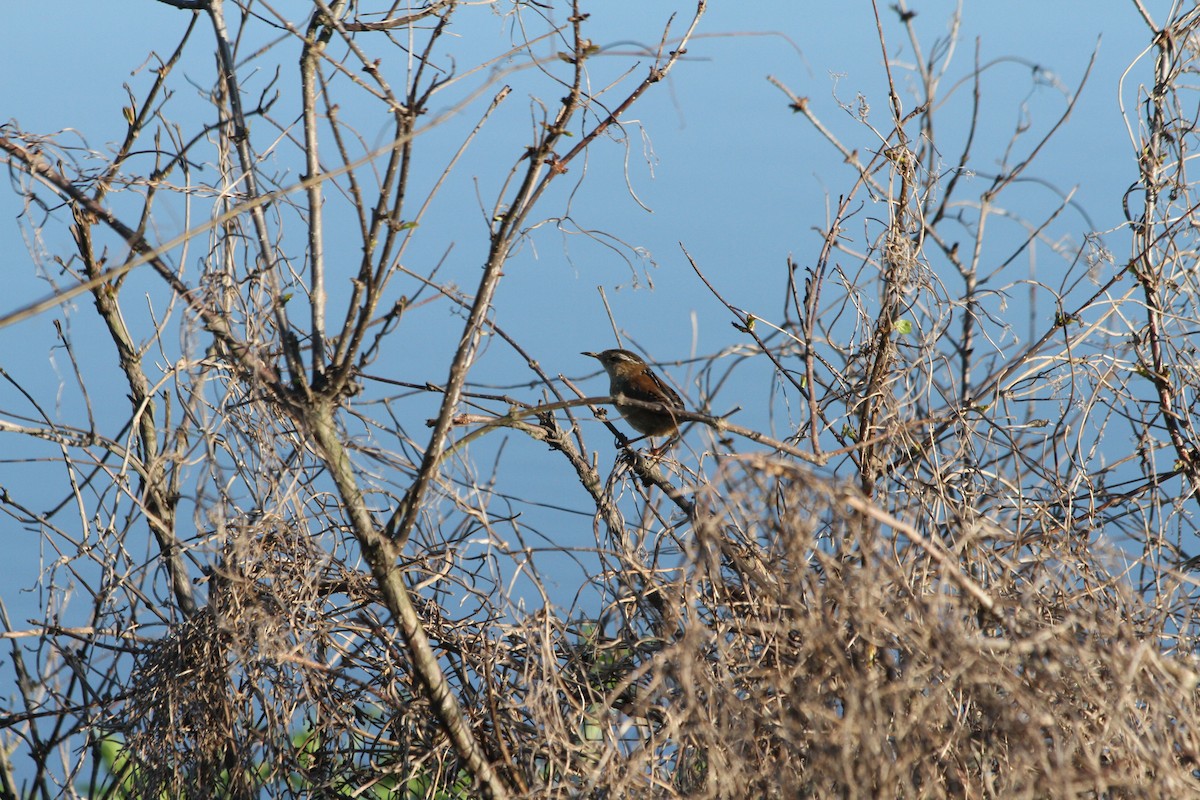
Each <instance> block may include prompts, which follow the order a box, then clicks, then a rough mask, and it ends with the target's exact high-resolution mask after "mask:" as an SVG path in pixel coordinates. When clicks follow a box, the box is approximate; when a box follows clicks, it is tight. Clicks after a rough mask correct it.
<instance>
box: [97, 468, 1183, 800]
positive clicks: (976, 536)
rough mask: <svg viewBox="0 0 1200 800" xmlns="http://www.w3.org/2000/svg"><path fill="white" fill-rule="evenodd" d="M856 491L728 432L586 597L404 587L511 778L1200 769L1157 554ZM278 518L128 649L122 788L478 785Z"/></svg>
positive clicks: (327, 575)
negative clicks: (904, 515) (1149, 575)
mask: <svg viewBox="0 0 1200 800" xmlns="http://www.w3.org/2000/svg"><path fill="white" fill-rule="evenodd" d="M853 497H854V495H852V494H849V493H847V491H845V490H843V489H839V488H838V487H836V486H834V485H832V484H830V483H828V482H827V481H825V480H824V479H820V478H817V477H815V476H813V475H812V474H811V473H810V472H809V471H807V470H806V469H803V468H801V467H798V466H796V465H794V464H789V463H786V462H779V461H773V460H767V459H745V460H742V461H737V462H733V463H732V464H731V465H727V466H726V467H725V468H724V469H723V471H722V472H721V479H720V480H718V481H716V482H714V483H712V484H710V485H709V486H708V487H707V488H706V489H705V490H704V491H702V492H700V493H699V494H698V496H697V508H698V509H699V510H698V511H697V513H696V517H695V519H694V520H692V521H690V522H689V520H687V519H679V518H677V519H676V522H677V523H678V525H677V527H674V528H670V529H667V530H665V531H661V532H659V533H658V534H657V536H656V537H655V536H651V537H649V538H647V539H644V540H643V541H642V542H641V543H640V544H641V546H639V547H634V546H631V545H630V544H629V543H616V544H615V546H614V547H613V549H612V552H611V553H610V554H609V555H608V557H609V558H611V559H612V561H611V562H609V565H608V569H607V571H605V572H604V573H603V574H602V575H600V576H597V580H599V581H600V582H601V583H602V585H604V586H605V587H606V589H607V591H608V593H609V597H610V600H611V602H609V603H608V605H607V606H606V610H605V612H604V613H603V614H602V615H601V616H600V617H599V618H596V619H582V620H581V619H575V620H566V619H563V618H562V617H561V616H559V615H557V614H556V613H554V612H553V610H552V609H551V608H549V607H547V608H543V609H540V610H538V611H537V612H534V613H530V614H528V615H525V616H523V617H520V618H517V619H514V620H511V621H507V622H505V623H504V624H499V623H497V622H495V621H493V623H492V624H491V627H490V628H489V627H487V626H484V627H480V625H479V622H480V621H479V619H464V620H463V621H461V622H456V621H454V620H451V619H449V618H446V617H444V616H442V615H440V614H438V613H436V611H435V609H436V607H435V606H431V605H429V604H423V605H422V613H423V614H424V615H425V617H426V618H427V621H428V624H429V626H430V630H431V631H435V632H436V635H437V641H438V642H440V647H441V653H442V655H443V657H444V658H445V659H446V663H447V664H449V665H451V667H452V668H453V672H454V674H455V676H456V682H455V684H454V686H455V691H457V692H459V699H460V702H462V704H463V705H464V707H465V708H467V709H468V711H469V715H470V716H469V719H470V724H471V726H472V730H473V734H474V735H475V736H476V737H478V739H479V740H480V741H481V742H484V743H485V745H486V747H487V750H488V753H489V757H490V758H491V759H492V760H493V763H495V764H497V766H498V767H499V768H500V769H502V770H503V774H504V775H505V777H506V779H507V780H508V781H509V782H510V784H511V785H513V786H516V787H518V789H519V792H520V795H519V796H523V797H530V798H534V797H544V798H550V797H555V798H557V797H596V798H619V797H624V798H639V797H662V798H751V797H752V798H795V797H863V798H868V797H869V798H879V797H888V798H891V797H904V798H908V797H914V798H918V797H928V798H934V797H954V798H962V797H1004V798H1022V797H1029V798H1033V797H1076V796H1083V797H1088V796H1091V797H1188V796H1195V794H1196V793H1197V792H1200V778H1198V777H1197V771H1196V770H1197V764H1198V763H1200V762H1198V756H1200V739H1198V735H1197V731H1198V729H1200V728H1198V726H1197V721H1198V720H1200V715H1198V713H1197V695H1196V685H1197V676H1196V672H1195V671H1194V669H1193V666H1192V660H1191V653H1190V652H1182V650H1183V645H1181V644H1179V643H1181V642H1185V641H1190V639H1188V638H1187V635H1188V634H1189V633H1190V631H1189V630H1186V629H1185V628H1186V625H1185V623H1183V622H1181V621H1179V620H1182V619H1183V618H1184V616H1183V614H1184V611H1185V610H1186V608H1185V607H1186V606H1187V605H1188V604H1187V603H1185V602H1184V601H1182V600H1180V601H1179V604H1178V606H1171V605H1169V604H1167V603H1166V599H1167V598H1169V597H1173V596H1175V594H1173V593H1172V591H1171V590H1169V589H1167V588H1166V586H1165V583H1163V584H1162V585H1163V587H1164V588H1162V589H1160V590H1159V592H1158V593H1157V594H1156V595H1154V596H1155V597H1158V598H1160V599H1162V600H1163V604H1162V605H1161V606H1160V607H1154V606H1151V605H1149V604H1148V602H1147V601H1145V600H1142V599H1139V597H1138V596H1137V595H1136V594H1135V593H1134V592H1133V591H1131V589H1130V587H1129V585H1128V581H1127V579H1126V578H1124V577H1123V576H1120V575H1113V574H1111V573H1110V572H1109V571H1108V570H1106V569H1105V567H1104V564H1103V561H1102V559H1101V558H1099V557H1096V556H1091V555H1089V553H1090V552H1092V551H1089V550H1088V549H1087V548H1075V550H1076V552H1075V553H1074V554H1073V555H1071V557H1070V558H1065V557H1062V556H1061V553H1058V552H1055V551H1053V550H1052V549H1051V548H1047V547H1043V548H1042V549H1041V550H1036V549H1034V548H1030V547H1022V546H1019V545H1018V544H1017V537H1015V535H1014V536H1010V535H1005V534H1003V533H1002V532H1001V531H1000V529H999V528H998V527H996V526H992V528H991V538H987V539H985V538H982V537H981V536H980V533H979V531H983V530H987V526H979V525H975V526H973V528H972V531H974V533H973V534H968V533H967V532H966V531H965V529H958V528H955V526H953V525H949V524H946V523H944V522H943V523H942V524H941V526H940V528H936V529H933V526H930V525H922V524H920V523H912V522H910V523H908V524H909V525H912V527H906V526H905V525H899V528H900V530H898V529H896V528H892V527H889V526H887V525H883V524H880V523H879V522H878V521H877V520H878V519H879V518H881V515H879V514H864V513H863V506H862V502H861V499H860V500H858V501H855V502H849V501H850V500H851V499H853ZM882 516H883V517H884V518H886V515H882ZM660 519H663V520H667V519H668V518H667V516H666V515H665V513H664V514H663V515H662V516H661V517H660ZM931 529H932V530H933V532H930V530H931ZM288 530H289V529H288V528H287V527H286V526H283V525H279V524H271V525H267V524H264V525H262V526H259V527H257V528H255V529H254V530H252V531H247V532H244V533H241V534H239V535H237V536H235V537H233V540H234V541H237V542H244V543H248V544H247V546H248V547H250V550H248V551H247V553H251V554H252V555H253V557H252V558H247V557H244V556H246V554H247V553H232V552H231V553H230V554H229V555H228V557H227V558H226V561H225V563H226V570H225V571H224V572H222V573H221V574H219V575H214V576H213V578H212V580H213V589H212V602H211V603H210V604H209V606H208V607H207V608H206V609H205V611H204V612H202V613H201V614H200V615H198V616H197V617H195V618H194V619H193V620H191V621H190V622H188V623H187V624H186V625H184V626H182V627H180V628H179V629H178V630H177V631H175V634H174V635H173V636H170V637H167V638H165V639H163V640H162V641H161V643H159V644H158V645H157V646H155V647H153V648H151V649H149V650H148V651H147V652H146V653H145V655H144V657H143V659H142V660H141V662H140V667H139V670H140V671H139V675H138V680H136V681H132V682H131V683H130V685H131V686H132V690H131V693H130V695H129V697H127V698H126V700H125V703H124V705H123V712H122V715H121V717H120V724H119V725H118V726H117V728H118V730H119V731H120V732H121V733H122V734H123V736H124V737H125V740H126V742H127V744H128V749H129V753H130V754H131V755H134V756H135V757H136V759H137V762H138V764H139V768H138V771H137V773H136V774H137V776H138V780H139V790H142V791H146V792H150V793H152V794H157V793H158V792H161V791H168V792H175V793H178V792H183V793H185V794H188V795H189V796H198V795H197V792H200V791H202V787H210V788H211V787H213V786H216V787H220V791H221V792H222V795H223V796H231V797H237V796H252V795H253V796H261V792H263V791H265V792H266V793H267V794H268V795H270V796H300V795H304V794H305V793H306V792H312V791H318V790H324V791H341V792H354V791H359V792H362V791H366V789H367V788H369V787H372V786H375V787H376V788H378V789H383V788H385V787H390V788H392V789H398V788H399V787H400V786H405V785H406V786H408V787H409V788H410V790H413V791H417V794H416V795H415V796H421V792H434V791H436V790H440V791H442V792H445V794H444V795H438V796H445V797H451V798H457V797H469V796H471V792H472V791H474V790H473V789H472V788H471V784H470V781H469V779H467V778H466V777H465V776H464V773H463V772H462V769H461V764H460V762H459V761H458V759H457V757H456V755H455V754H454V751H453V750H452V748H451V747H450V746H449V744H448V743H447V741H446V740H445V738H444V737H442V736H441V735H440V734H439V733H438V728H437V726H436V725H435V724H434V723H433V719H432V715H431V713H430V711H429V707H428V705H427V703H426V702H425V701H424V700H422V699H421V697H422V695H421V690H420V687H419V686H418V685H417V684H416V682H415V678H414V676H413V674H412V672H411V669H410V666H409V665H408V663H407V660H406V657H405V655H404V650H403V645H402V643H401V642H399V641H396V640H395V637H394V633H393V634H390V635H391V637H392V638H391V644H390V645H388V646H380V645H376V644H374V643H373V642H376V641H379V640H381V637H380V632H381V631H384V630H389V627H388V622H387V620H386V619H382V618H377V617H376V614H377V613H378V609H379V600H378V597H376V596H375V595H374V593H373V592H372V591H370V590H369V589H367V587H366V586H365V584H364V585H356V586H350V585H349V584H347V583H344V582H343V583H340V584H339V583H338V582H337V581H332V580H331V576H332V575H334V574H335V571H334V569H333V567H332V566H331V565H330V564H329V563H328V562H327V560H324V559H322V558H320V557H319V556H318V551H317V550H315V549H313V548H312V547H311V546H309V545H307V544H306V543H305V539H304V538H303V537H299V536H296V535H293V534H291V533H289V532H288ZM935 536H936V538H935ZM922 537H925V538H922ZM1063 552H1066V550H1065V548H1064V550H1063ZM337 574H341V575H343V576H344V575H349V574H351V573H349V572H348V571H344V572H340V573H337ZM314 576H324V577H322V578H320V579H319V580H318V579H317V578H316V577H314ZM964 587H970V588H971V590H972V591H969V592H968V591H964ZM1180 588H1182V587H1180ZM1178 595H1179V596H1180V597H1184V596H1185V594H1183V593H1178ZM347 598H350V599H351V600H352V602H347ZM980 598H985V601H983V602H981V599H980ZM989 605H990V608H988V607H987V606H989ZM1176 612H1178V614H1176ZM368 620H373V621H371V622H368ZM489 631H490V632H489ZM384 641H387V640H386V639H384ZM1172 642H1174V643H1175V645H1174V650H1173V651H1170V650H1169V649H1168V648H1169V647H1170V645H1171V643H1172ZM1167 652H1170V653H1171V654H1169V655H1168V654H1166V653H1167ZM298 734H299V735H298ZM413 787H416V789H414V788H413ZM418 790H419V791H418ZM255 793H259V794H255ZM429 796H435V795H429Z"/></svg>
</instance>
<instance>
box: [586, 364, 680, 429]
mask: <svg viewBox="0 0 1200 800" xmlns="http://www.w3.org/2000/svg"><path fill="white" fill-rule="evenodd" d="M580 355H585V356H590V357H592V358H594V359H596V360H597V361H599V362H600V365H601V366H603V367H604V370H605V372H607V373H608V381H609V386H608V393H609V394H611V395H612V396H613V398H614V403H613V404H614V405H615V406H616V407H617V411H620V412H621V416H622V417H624V418H625V421H626V422H628V423H629V424H630V425H631V426H633V429H634V430H636V431H637V432H638V433H640V434H642V437H641V438H645V437H647V436H669V435H670V434H673V433H675V431H677V430H679V420H678V418H677V417H676V413H675V412H676V411H683V410H684V406H683V400H682V399H680V397H679V395H678V394H676V393H675V390H674V389H672V388H671V387H670V386H667V384H665V383H663V380H662V378H660V377H658V376H657V375H655V374H654V371H653V370H652V369H650V367H648V366H647V365H646V362H645V361H643V360H642V359H641V357H640V356H638V355H637V354H635V353H631V352H629V351H628V350H602V351H600V352H599V353H592V352H587V351H585V352H583V353H581V354H580ZM622 397H627V398H629V399H630V400H640V401H643V402H646V403H661V404H662V407H661V408H657V409H650V408H644V407H642V406H635V405H630V404H628V403H623V402H621V398H622Z"/></svg>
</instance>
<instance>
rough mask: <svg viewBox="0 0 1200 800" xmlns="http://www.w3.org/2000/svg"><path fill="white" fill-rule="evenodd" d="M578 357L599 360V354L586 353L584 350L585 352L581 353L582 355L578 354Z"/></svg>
mask: <svg viewBox="0 0 1200 800" xmlns="http://www.w3.org/2000/svg"><path fill="white" fill-rule="evenodd" d="M579 355H581V356H591V357H592V358H599V357H600V356H599V354H597V353H589V352H588V351H586V350H585V351H583V352H582V353H580V354H579Z"/></svg>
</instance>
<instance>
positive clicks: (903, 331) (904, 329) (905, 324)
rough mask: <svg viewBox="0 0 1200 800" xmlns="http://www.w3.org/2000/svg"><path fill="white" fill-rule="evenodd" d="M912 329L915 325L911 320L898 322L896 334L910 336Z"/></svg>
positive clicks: (899, 320)
mask: <svg viewBox="0 0 1200 800" xmlns="http://www.w3.org/2000/svg"><path fill="white" fill-rule="evenodd" d="M912 329H913V325H912V322H910V321H909V320H906V319H898V320H896V333H898V334H900V335H901V336H908V335H909V334H910V333H912Z"/></svg>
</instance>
